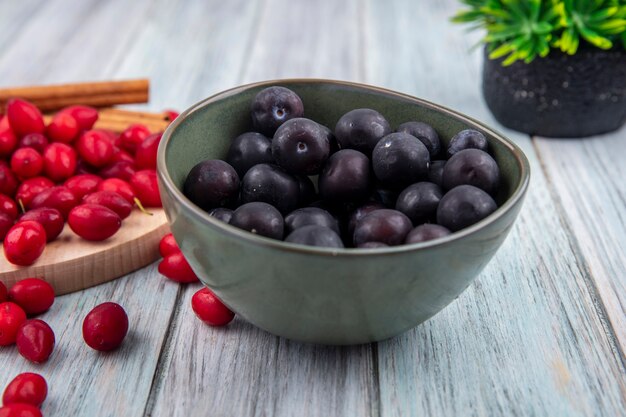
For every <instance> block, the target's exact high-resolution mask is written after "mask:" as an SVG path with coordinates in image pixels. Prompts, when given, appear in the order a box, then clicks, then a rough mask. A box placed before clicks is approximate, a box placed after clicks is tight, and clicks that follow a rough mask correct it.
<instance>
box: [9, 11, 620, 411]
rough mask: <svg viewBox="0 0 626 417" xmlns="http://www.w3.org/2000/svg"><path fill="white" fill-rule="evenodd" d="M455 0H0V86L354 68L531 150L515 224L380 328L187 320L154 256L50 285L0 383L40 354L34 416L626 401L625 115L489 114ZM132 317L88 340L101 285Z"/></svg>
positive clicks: (167, 86)
mask: <svg viewBox="0 0 626 417" xmlns="http://www.w3.org/2000/svg"><path fill="white" fill-rule="evenodd" d="M457 8H458V3H457V2H456V1H454V0H445V1H440V0H428V1H427V0H421V1H415V0H398V1H379V0H349V1H343V2H338V1H332V0H324V1H304V0H301V1H278V0H265V1H245V0H231V1H227V2H224V1H217V0H190V1H185V0H178V1H176V0H167V1H166V0H162V1H149V0H136V1H133V2H128V1H122V0H109V1H98V0H82V1H71V0H53V1H43V0H20V1H14V0H0V85H2V86H9V85H18V84H36V83H47V82H63V81H78V80H98V79H110V78H127V77H140V76H141V77H144V76H147V77H150V79H151V81H152V86H153V89H152V100H151V103H150V104H149V105H148V108H152V109H155V110H160V109H163V108H164V107H175V108H179V109H183V108H185V107H187V106H189V105H191V104H192V103H194V102H196V101H198V100H200V99H202V98H204V97H206V96H208V95H211V94H213V93H216V92H218V91H221V90H223V89H226V88H229V87H233V86H235V85H238V84H241V83H245V82H251V81H257V80H263V79H274V78H283V77H323V78H334V79H344V80H352V81H360V82H366V83H369V84H374V85H379V86H383V87H388V88H392V89H396V90H399V91H402V92H405V93H408V94H412V95H416V96H419V97H423V98H426V99H429V100H432V101H435V102H438V103H441V104H444V105H446V106H448V107H451V108H454V109H457V110H460V111H462V112H465V113H467V114H469V115H471V116H473V117H476V118H478V119H480V120H483V121H485V122H487V123H489V124H492V125H494V126H495V127H496V128H498V129H500V130H501V131H503V132H504V133H506V134H507V135H508V136H509V137H511V138H512V139H513V140H515V141H516V142H517V143H518V144H519V145H520V146H521V147H522V148H523V149H524V151H525V152H526V154H527V155H528V157H529V159H530V161H531V164H532V168H533V172H532V175H533V177H532V183H531V187H530V191H529V194H528V197H527V200H526V203H525V207H524V209H523V210H522V213H521V215H520V218H519V220H518V221H517V223H516V225H515V227H514V229H513V231H512V233H511V235H510V236H509V238H508V239H507V241H506V242H505V244H504V246H503V247H502V248H501V249H500V251H499V252H498V254H497V255H496V257H495V258H494V259H493V261H492V262H491V264H490V265H489V266H488V267H487V268H486V269H485V271H484V272H483V273H482V274H481V275H480V277H479V278H478V279H477V280H476V281H475V283H474V284H473V285H471V286H470V287H469V288H468V290H467V291H466V292H465V293H464V294H462V295H461V296H460V297H459V298H458V299H457V300H456V301H455V302H453V303H452V304H451V305H450V306H448V307H447V308H446V309H445V310H444V311H442V312H441V313H440V314H438V315H437V316H435V317H434V318H432V319H431V320H429V321H428V322H426V323H424V324H423V325H421V326H418V327H417V328H415V329H413V330H411V331H409V332H407V333H405V334H403V335H401V336H398V337H396V338H394V339H391V340H388V341H385V342H382V343H376V344H371V345H362V346H354V347H324V346H312V345H303V344H299V343H295V342H291V341H288V340H284V339H280V338H277V337H274V336H272V335H270V334H268V333H265V332H263V331H261V330H258V329H256V328H254V327H253V326H251V325H249V324H248V323H246V322H243V321H241V320H238V319H237V320H235V322H234V323H232V324H231V325H230V326H228V327H227V328H223V329H214V328H210V327H206V326H203V325H201V323H200V322H198V321H197V320H196V319H195V317H194V315H193V313H192V311H191V309H190V307H189V302H190V298H191V295H192V294H193V293H194V292H195V291H196V290H197V289H198V286H197V285H196V286H193V285H192V286H188V287H181V286H178V285H177V284H174V283H171V282H168V281H166V280H164V279H163V278H162V277H161V276H159V274H158V272H157V271H156V267H155V265H152V266H149V267H147V268H144V269H143V270H141V271H138V272H136V273H134V274H131V275H129V276H127V277H124V278H122V279H119V280H117V281H114V282H111V283H108V284H104V285H101V286H98V287H95V288H92V289H89V290H86V291H83V292H80V293H75V294H70V295H67V296H63V297H59V298H58V299H57V300H56V303H55V306H54V307H53V308H52V310H51V311H50V312H48V313H46V315H45V316H44V318H45V319H46V320H47V321H48V322H49V323H50V325H51V326H52V328H53V329H54V330H55V332H56V336H57V348H56V350H55V352H54V354H53V356H52V358H51V359H50V361H49V362H48V363H46V364H44V365H38V366H36V365H31V364H28V363H26V361H25V360H23V359H22V358H21V357H19V355H17V353H16V351H15V348H3V349H0V387H4V386H5V385H6V383H7V382H8V381H9V380H10V379H11V378H12V377H13V376H15V374H17V373H20V372H24V371H36V372H39V373H41V374H43V375H44V376H45V377H46V378H47V379H48V381H49V384H50V394H49V399H48V400H47V401H46V403H45V405H44V409H43V411H44V414H45V415H47V416H57V415H58V416H61V415H64V416H65V415H80V416H82V415H84V416H119V415H124V416H142V415H153V416H188V415H191V416H200V415H211V416H275V415H279V416H295V415H298V416H329V415H330V416H334V415H350V416H408V415H415V416H422V415H426V416H607V417H613V416H626V411H625V410H626V360H625V357H624V352H625V351H626V314H625V310H626V254H625V248H626V185H625V184H626V182H625V181H624V178H626V157H625V156H624V155H626V129H622V130H620V131H618V132H616V133H613V134H609V135H604V136H601V137H597V138H591V139H585V140H565V139H563V140H554V139H543V138H529V137H528V136H525V135H521V134H519V133H515V132H512V131H508V130H506V129H504V128H502V127H501V126H499V125H498V124H497V123H496V122H495V121H494V120H493V118H492V116H491V115H490V113H489V112H488V110H487V109H486V107H485V105H484V103H483V100H482V97H481V94H480V81H479V80H480V70H481V69H480V66H481V56H480V53H479V52H478V51H473V52H472V51H470V47H471V46H472V45H473V44H474V42H475V41H476V39H477V34H470V35H468V34H467V33H466V32H465V31H464V29H463V28H460V27H456V26H453V25H451V24H450V23H449V21H448V18H449V17H450V15H452V14H453V13H454V11H455V10H456V9H457ZM104 301H117V302H120V303H121V304H123V305H124V306H125V307H126V309H127V310H128V312H129V315H130V323H131V329H132V330H131V333H130V334H129V337H128V340H126V342H125V343H124V345H123V347H122V348H121V350H119V351H117V352H114V353H110V354H106V355H101V354H97V353H95V352H93V351H91V350H90V349H89V348H87V347H86V346H85V345H84V343H83V342H82V338H81V335H80V323H81V320H82V317H83V316H84V315H85V313H86V312H87V311H88V310H89V309H90V308H92V307H93V306H94V305H95V304H97V303H100V302H104Z"/></svg>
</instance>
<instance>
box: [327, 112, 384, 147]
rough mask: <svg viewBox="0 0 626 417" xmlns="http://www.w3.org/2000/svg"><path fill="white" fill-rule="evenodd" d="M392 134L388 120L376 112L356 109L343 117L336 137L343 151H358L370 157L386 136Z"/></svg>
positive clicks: (336, 127)
mask: <svg viewBox="0 0 626 417" xmlns="http://www.w3.org/2000/svg"><path fill="white" fill-rule="evenodd" d="M390 133H391V127H390V126H389V122H388V121H387V119H385V118H384V117H383V115H382V114H380V113H378V112H377V111H376V110H372V109H355V110H351V111H349V112H348V113H346V114H344V115H343V116H341V118H340V119H339V121H338V122H337V125H336V126H335V135H336V136H337V141H338V142H339V145H340V146H341V149H356V150H357V151H359V152H362V153H364V154H365V155H367V156H369V155H371V154H372V151H373V150H374V147H375V146H376V144H377V143H378V141H379V140H381V139H382V138H383V137H384V136H387V135H388V134H390Z"/></svg>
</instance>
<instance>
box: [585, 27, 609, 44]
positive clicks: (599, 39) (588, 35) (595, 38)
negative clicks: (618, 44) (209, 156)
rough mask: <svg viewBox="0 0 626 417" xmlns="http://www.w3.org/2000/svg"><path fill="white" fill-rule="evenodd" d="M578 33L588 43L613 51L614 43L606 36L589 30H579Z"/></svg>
mask: <svg viewBox="0 0 626 417" xmlns="http://www.w3.org/2000/svg"><path fill="white" fill-rule="evenodd" d="M578 31H579V32H580V34H581V35H582V37H583V38H585V40H586V41H587V42H589V43H590V44H592V45H595V46H597V47H598V48H601V49H611V47H612V46H613V43H612V42H611V41H610V40H609V39H607V38H605V37H604V36H600V35H598V34H597V33H596V32H594V31H592V30H590V29H587V28H578Z"/></svg>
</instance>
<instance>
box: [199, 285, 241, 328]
mask: <svg viewBox="0 0 626 417" xmlns="http://www.w3.org/2000/svg"><path fill="white" fill-rule="evenodd" d="M191 308H192V309H193V312H194V313H196V316H198V318H199V319H200V320H202V321H203V322H205V323H207V324H208V325H210V326H225V325H227V324H228V323H230V322H231V321H232V320H233V318H235V313H233V312H232V311H230V309H229V308H228V307H226V306H225V305H224V304H223V303H222V301H220V299H219V298H217V297H216V296H215V294H213V292H212V291H211V290H209V289H208V288H203V289H201V290H199V291H198V292H196V293H195V294H194V295H193V296H192V297H191Z"/></svg>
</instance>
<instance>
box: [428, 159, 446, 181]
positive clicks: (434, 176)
mask: <svg viewBox="0 0 626 417" xmlns="http://www.w3.org/2000/svg"><path fill="white" fill-rule="evenodd" d="M446 162H448V161H445V160H437V161H430V164H429V165H428V181H430V182H432V183H434V184H437V185H438V186H440V187H443V167H444V166H445V165H446Z"/></svg>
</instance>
